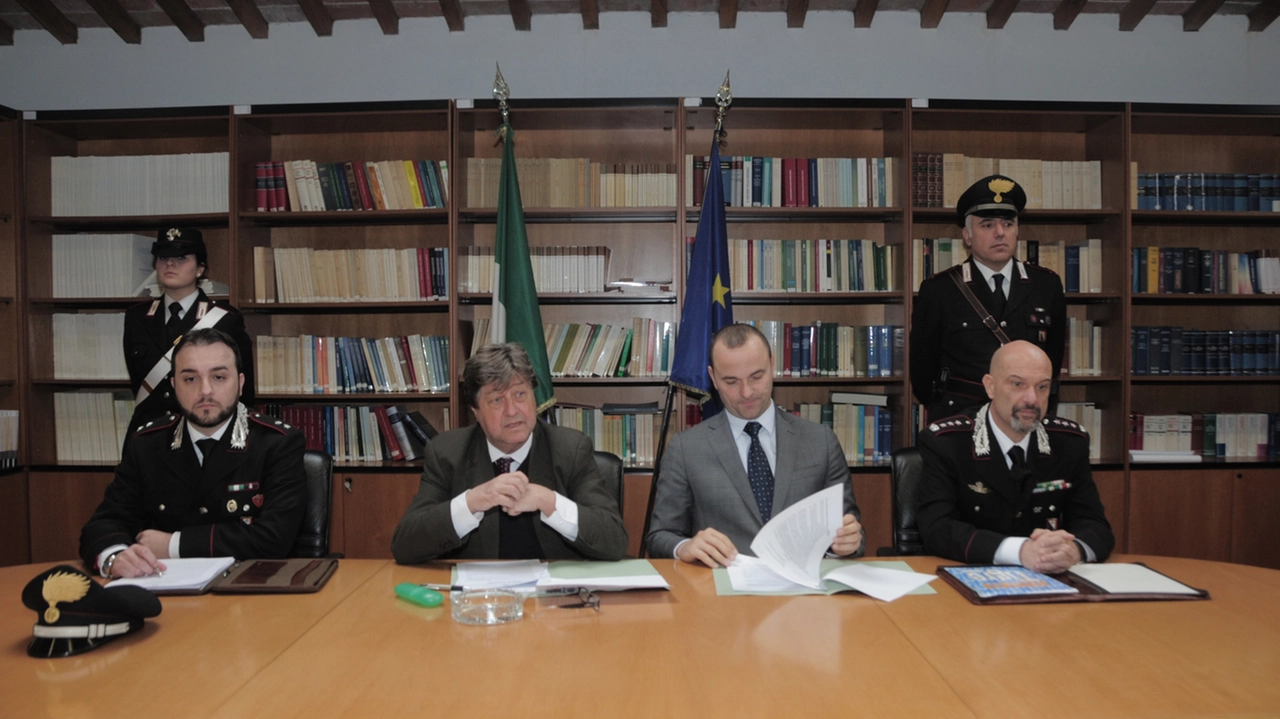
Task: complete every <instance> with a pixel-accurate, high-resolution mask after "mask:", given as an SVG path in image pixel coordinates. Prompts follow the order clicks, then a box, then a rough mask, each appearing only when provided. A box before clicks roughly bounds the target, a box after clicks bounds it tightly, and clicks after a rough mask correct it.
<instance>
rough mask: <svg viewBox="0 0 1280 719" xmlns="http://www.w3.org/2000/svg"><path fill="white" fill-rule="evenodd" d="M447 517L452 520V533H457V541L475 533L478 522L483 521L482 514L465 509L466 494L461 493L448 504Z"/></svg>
mask: <svg viewBox="0 0 1280 719" xmlns="http://www.w3.org/2000/svg"><path fill="white" fill-rule="evenodd" d="M449 516H450V517H452V518H453V531H455V532H457V533H458V539H462V538H463V537H465V536H467V535H468V534H471V533H472V532H474V531H476V527H479V526H480V520H481V519H484V512H472V511H471V510H469V509H467V493H466V492H463V493H462V494H459V495H458V496H456V497H454V498H453V501H452V502H449Z"/></svg>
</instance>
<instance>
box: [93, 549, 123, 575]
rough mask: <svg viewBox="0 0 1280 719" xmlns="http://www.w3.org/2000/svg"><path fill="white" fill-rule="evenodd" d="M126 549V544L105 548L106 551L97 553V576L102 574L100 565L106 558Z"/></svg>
mask: <svg viewBox="0 0 1280 719" xmlns="http://www.w3.org/2000/svg"><path fill="white" fill-rule="evenodd" d="M128 548H129V545H127V544H113V545H111V546H110V547H107V548H106V549H104V550H102V551H101V552H98V564H97V567H98V574H102V565H103V563H104V562H106V561H107V557H110V556H111V555H113V554H115V553H116V552H123V551H124V550H126V549H128ZM104 576H105V575H104Z"/></svg>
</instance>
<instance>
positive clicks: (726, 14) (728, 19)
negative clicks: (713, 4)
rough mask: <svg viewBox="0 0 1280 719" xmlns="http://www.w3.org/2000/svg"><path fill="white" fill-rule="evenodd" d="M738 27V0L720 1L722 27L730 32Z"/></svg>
mask: <svg viewBox="0 0 1280 719" xmlns="http://www.w3.org/2000/svg"><path fill="white" fill-rule="evenodd" d="M737 26H738V0H720V27H721V28H722V29H725V30H728V29H731V28H735V27H737Z"/></svg>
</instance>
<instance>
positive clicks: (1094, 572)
mask: <svg viewBox="0 0 1280 719" xmlns="http://www.w3.org/2000/svg"><path fill="white" fill-rule="evenodd" d="M1071 573H1072V574H1074V575H1076V576H1077V577H1081V578H1082V579H1085V580H1087V581H1089V582H1092V583H1093V584H1096V585H1098V586H1099V587H1101V588H1102V589H1104V590H1105V591H1107V592H1109V593H1111V594H1136V593H1161V594H1199V592H1197V591H1196V590H1195V589H1192V588H1191V587H1188V586H1187V585H1185V584H1183V583H1182V582H1178V581H1175V580H1173V579H1170V578H1169V577H1166V576H1164V575H1163V574H1161V573H1159V572H1157V571H1155V570H1153V569H1150V568H1148V567H1145V566H1143V565H1141V564H1077V565H1076V566H1074V567H1072V568H1071Z"/></svg>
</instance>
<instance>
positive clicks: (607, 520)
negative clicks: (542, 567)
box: [391, 422, 627, 564]
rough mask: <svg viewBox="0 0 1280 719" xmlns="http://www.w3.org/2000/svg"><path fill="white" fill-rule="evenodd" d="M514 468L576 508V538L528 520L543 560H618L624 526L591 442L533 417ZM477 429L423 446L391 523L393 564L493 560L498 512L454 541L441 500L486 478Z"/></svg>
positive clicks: (489, 473)
mask: <svg viewBox="0 0 1280 719" xmlns="http://www.w3.org/2000/svg"><path fill="white" fill-rule="evenodd" d="M520 471H522V472H524V473H525V475H526V476H528V477H529V481H530V482H532V483H534V484H540V485H542V486H544V487H547V488H549V489H551V490H554V491H556V492H559V493H560V494H562V495H564V496H565V497H567V498H569V499H571V500H573V501H574V502H576V503H577V505H578V538H577V539H576V540H575V541H573V542H572V543H571V542H569V541H568V540H567V539H565V538H564V537H563V536H561V534H560V533H559V532H557V531H556V530H554V529H552V528H551V527H549V526H547V524H546V522H543V521H542V519H541V517H540V516H538V517H535V518H534V531H535V533H536V534H537V536H538V544H539V546H541V547H542V553H543V556H545V557H546V558H547V559H597V560H615V559H622V555H623V554H625V553H626V551H627V530H626V528H625V527H624V526H623V524H622V515H620V514H619V513H618V503H617V500H616V499H614V496H613V494H611V493H610V492H609V491H608V490H607V489H606V488H605V484H604V480H603V479H602V478H601V477H600V471H599V470H598V469H597V468H596V462H595V457H594V456H593V455H592V450H591V440H589V439H588V438H587V436H586V435H585V434H583V433H581V432H578V431H577V430H572V429H568V428H566V427H557V426H555V425H550V424H547V423H546V422H538V423H537V425H536V426H535V427H534V430H533V446H532V447H531V448H530V450H529V456H528V457H527V458H526V459H525V462H524V464H523V465H522V466H521V467H520ZM494 476H495V475H494V468H493V462H491V461H490V460H489V448H488V445H487V443H486V441H485V435H484V431H483V430H482V429H481V428H480V426H479V425H472V426H470V427H464V428H461V429H455V430H453V431H452V432H445V433H443V434H441V435H439V436H437V437H436V438H435V439H433V440H431V441H430V442H428V443H427V449H426V456H425V458H424V462H423V465H422V481H421V483H420V484H419V485H418V494H417V496H415V497H414V498H413V502H412V503H411V504H410V505H409V509H408V511H406V512H405V514H404V517H403V518H402V519H401V520H400V526H398V527H396V533H395V536H394V538H393V539H392V541H391V553H392V555H394V556H395V559H396V561H397V562H399V563H401V564H415V563H418V562H425V561H427V560H429V559H437V558H447V559H497V558H498V521H499V517H498V513H499V512H501V511H502V508H501V507H494V508H492V509H490V510H489V511H487V512H485V514H484V518H483V519H481V520H480V526H479V527H477V528H476V529H475V531H473V532H471V533H470V534H468V535H467V536H465V537H462V538H459V537H458V533H457V531H456V530H454V528H453V517H452V515H451V514H450V512H449V503H450V502H451V501H452V500H453V498H454V497H456V496H458V495H459V494H462V493H463V492H465V491H467V490H468V489H471V488H473V487H478V486H480V485H481V484H484V483H485V482H488V481H489V480H491V479H493V478H494Z"/></svg>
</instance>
